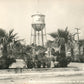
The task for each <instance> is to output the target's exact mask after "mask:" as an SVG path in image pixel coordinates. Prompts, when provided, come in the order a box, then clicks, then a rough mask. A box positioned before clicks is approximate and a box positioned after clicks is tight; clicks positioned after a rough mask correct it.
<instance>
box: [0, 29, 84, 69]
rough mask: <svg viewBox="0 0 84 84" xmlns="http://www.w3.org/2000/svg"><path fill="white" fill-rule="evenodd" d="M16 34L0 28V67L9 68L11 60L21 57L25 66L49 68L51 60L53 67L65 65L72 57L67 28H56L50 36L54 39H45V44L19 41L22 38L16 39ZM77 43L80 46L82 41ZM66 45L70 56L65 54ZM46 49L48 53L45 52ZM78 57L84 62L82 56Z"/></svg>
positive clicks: (70, 40) (71, 43) (70, 37)
mask: <svg viewBox="0 0 84 84" xmlns="http://www.w3.org/2000/svg"><path fill="white" fill-rule="evenodd" d="M16 36H17V33H14V30H13V29H12V30H10V31H9V32H8V33H7V32H6V31H5V30H3V29H0V49H1V51H2V56H1V57H0V69H4V68H9V66H10V65H11V64H12V63H13V62H16V59H23V60H24V61H25V63H26V65H27V68H41V67H42V68H50V67H51V61H53V63H54V67H67V65H68V64H69V63H70V62H71V61H72V58H74V57H73V55H74V52H73V48H74V46H73V38H72V35H71V34H70V32H69V31H68V30H67V28H66V29H65V30H61V29H58V30H57V32H53V33H51V34H50V36H51V37H53V38H54V40H53V41H51V40H49V41H47V43H46V46H37V45H34V44H32V45H25V44H22V43H21V41H23V40H20V39H16ZM79 45H80V46H79V47H81V46H82V42H80V43H79ZM67 47H69V48H70V50H71V51H70V52H71V57H70V56H66V48H67ZM56 49H57V50H56ZM47 50H48V51H49V52H48V53H46V51H47ZM79 50H80V49H79ZM52 56H53V57H52ZM83 58H84V56H83ZM79 59H80V61H81V62H84V59H82V57H79Z"/></svg>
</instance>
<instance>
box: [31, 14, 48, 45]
mask: <svg viewBox="0 0 84 84" xmlns="http://www.w3.org/2000/svg"><path fill="white" fill-rule="evenodd" d="M31 25H32V30H31V44H32V43H33V44H36V45H41V46H44V44H45V42H46V28H45V15H43V14H40V13H37V14H34V15H32V24H31Z"/></svg>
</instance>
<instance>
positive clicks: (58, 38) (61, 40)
mask: <svg viewBox="0 0 84 84" xmlns="http://www.w3.org/2000/svg"><path fill="white" fill-rule="evenodd" d="M50 36H51V37H53V38H54V42H53V43H54V45H58V47H59V53H60V56H59V60H58V61H59V62H60V66H62V67H64V66H67V63H66V64H64V65H63V62H62V61H64V60H66V46H67V44H70V42H72V40H71V35H70V33H69V31H67V28H66V29H65V30H62V29H58V30H57V32H54V33H51V34H50ZM65 62H67V60H66V61H65Z"/></svg>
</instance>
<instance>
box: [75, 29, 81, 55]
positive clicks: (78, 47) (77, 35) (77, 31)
mask: <svg viewBox="0 0 84 84" xmlns="http://www.w3.org/2000/svg"><path fill="white" fill-rule="evenodd" d="M75 29H76V30H77V33H76V34H77V38H78V42H77V43H78V48H79V55H80V46H79V30H80V29H79V28H75Z"/></svg>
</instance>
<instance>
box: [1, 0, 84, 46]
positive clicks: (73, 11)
mask: <svg viewBox="0 0 84 84" xmlns="http://www.w3.org/2000/svg"><path fill="white" fill-rule="evenodd" d="M37 1H38V3H37ZM37 10H39V12H40V13H42V14H44V15H46V19H45V20H46V30H47V33H50V32H55V31H56V30H57V29H58V28H61V29H63V28H66V26H68V28H69V30H70V32H75V31H76V30H75V29H74V28H80V37H81V38H83V36H84V33H83V32H84V0H0V28H3V29H5V30H7V31H8V30H10V29H12V28H14V30H15V32H17V33H18V36H19V37H20V38H24V39H25V41H26V43H27V44H28V43H29V42H30V33H31V28H32V27H31V22H32V19H31V15H32V14H35V13H36V12H37ZM48 39H49V38H48Z"/></svg>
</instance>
